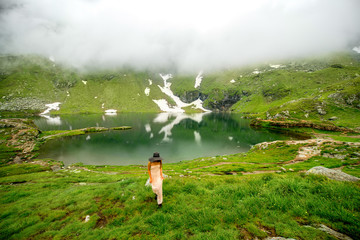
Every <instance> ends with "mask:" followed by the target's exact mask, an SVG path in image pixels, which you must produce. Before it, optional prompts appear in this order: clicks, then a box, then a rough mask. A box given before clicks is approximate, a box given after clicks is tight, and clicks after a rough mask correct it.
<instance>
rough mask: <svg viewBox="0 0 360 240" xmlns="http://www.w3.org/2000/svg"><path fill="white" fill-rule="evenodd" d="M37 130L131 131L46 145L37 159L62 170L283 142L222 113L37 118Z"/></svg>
mask: <svg viewBox="0 0 360 240" xmlns="http://www.w3.org/2000/svg"><path fill="white" fill-rule="evenodd" d="M35 123H36V124H37V125H38V126H39V127H40V129H41V130H56V129H79V128H84V127H92V126H99V127H116V126H125V125H127V126H132V129H131V130H127V131H108V132H101V133H92V134H86V135H82V136H75V137H67V138H62V139H57V140H52V141H49V142H47V143H46V144H45V145H44V146H43V147H42V148H41V150H40V156H39V157H41V158H53V159H56V160H60V161H63V162H64V163H65V165H69V164H72V163H77V162H82V163H84V164H94V165H104V164H108V165H130V164H147V160H148V158H149V157H151V156H152V153H153V152H160V154H161V156H162V157H163V158H164V162H167V163H173V162H179V161H182V160H190V159H194V158H197V157H207V156H217V155H225V154H232V153H237V152H244V151H248V150H249V149H250V147H251V146H252V145H255V144H257V143H259V142H263V141H273V140H278V139H287V138H289V137H286V136H284V135H281V134H279V133H275V132H269V131H265V130H257V129H252V128H250V127H249V121H248V120H245V119H241V116H240V115H236V114H224V113H220V114H219V113H194V114H185V113H179V114H174V113H160V114H145V113H127V114H125V113H122V114H118V115H114V116H105V115H97V114H93V115H67V116H61V118H60V117H59V119H57V120H56V124H54V121H50V122H49V119H47V118H39V119H36V120H35Z"/></svg>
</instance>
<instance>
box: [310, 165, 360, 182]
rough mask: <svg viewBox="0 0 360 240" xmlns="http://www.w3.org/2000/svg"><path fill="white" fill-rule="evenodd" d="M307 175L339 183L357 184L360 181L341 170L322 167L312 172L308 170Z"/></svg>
mask: <svg viewBox="0 0 360 240" xmlns="http://www.w3.org/2000/svg"><path fill="white" fill-rule="evenodd" d="M306 174H317V175H323V176H326V177H328V178H330V179H333V180H337V181H348V182H356V181H359V180H360V178H357V177H354V176H352V175H349V174H347V173H344V172H342V171H340V170H334V169H329V168H326V167H322V166H317V167H313V168H311V169H310V170H308V171H307V172H306Z"/></svg>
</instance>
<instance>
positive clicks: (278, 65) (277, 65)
mask: <svg viewBox="0 0 360 240" xmlns="http://www.w3.org/2000/svg"><path fill="white" fill-rule="evenodd" d="M269 66H270V67H271V68H282V67H284V66H283V65H280V64H269Z"/></svg>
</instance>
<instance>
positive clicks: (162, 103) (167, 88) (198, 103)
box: [153, 73, 210, 113]
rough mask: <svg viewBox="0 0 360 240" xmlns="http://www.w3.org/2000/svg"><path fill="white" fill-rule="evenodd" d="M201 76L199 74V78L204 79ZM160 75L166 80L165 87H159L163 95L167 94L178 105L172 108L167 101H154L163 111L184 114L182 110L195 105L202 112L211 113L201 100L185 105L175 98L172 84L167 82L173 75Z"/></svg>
mask: <svg viewBox="0 0 360 240" xmlns="http://www.w3.org/2000/svg"><path fill="white" fill-rule="evenodd" d="M201 74H202V73H201ZM201 74H200V73H199V75H198V77H199V78H200V77H201V78H202V76H200V75H201ZM159 75H160V77H161V78H162V79H163V80H164V87H161V86H160V85H158V87H159V88H160V90H161V91H162V92H163V93H165V94H166V95H167V96H169V97H170V98H171V99H173V100H174V102H175V104H176V106H173V107H172V106H170V105H169V103H168V102H167V101H166V99H159V100H155V99H153V101H154V102H155V103H156V104H157V105H158V106H159V108H160V110H161V111H164V112H173V113H175V112H177V113H183V112H185V110H184V109H182V108H183V107H188V106H191V105H194V107H195V108H198V109H201V110H202V111H205V112H208V111H210V110H207V109H205V108H203V107H202V101H201V100H200V99H198V100H195V101H194V102H192V103H184V102H183V101H181V100H180V98H179V97H177V96H175V95H174V93H173V92H172V91H171V89H170V87H171V83H169V82H167V80H169V79H170V78H172V75H171V74H166V75H162V74H161V73H160V74H159Z"/></svg>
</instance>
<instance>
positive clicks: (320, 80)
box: [172, 54, 360, 128]
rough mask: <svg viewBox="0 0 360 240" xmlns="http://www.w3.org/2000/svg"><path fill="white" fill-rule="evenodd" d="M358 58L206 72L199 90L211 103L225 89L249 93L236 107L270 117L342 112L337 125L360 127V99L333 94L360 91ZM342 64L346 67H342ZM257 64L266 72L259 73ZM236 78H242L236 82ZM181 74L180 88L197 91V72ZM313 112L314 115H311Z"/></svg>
mask: <svg viewBox="0 0 360 240" xmlns="http://www.w3.org/2000/svg"><path fill="white" fill-rule="evenodd" d="M354 58H355V57H354V56H353V55H347V54H336V55H333V56H331V57H328V58H323V59H314V60H303V61H300V60H296V61H293V62H284V63H283V65H284V66H285V67H282V68H279V69H274V68H271V67H269V66H268V65H263V66H256V67H252V68H247V69H246V68H244V69H238V70H227V71H223V72H218V73H215V74H208V75H206V74H205V75H204V78H203V81H202V85H201V87H200V89H199V90H200V91H201V92H202V93H204V94H206V95H208V96H209V98H208V99H207V100H206V101H205V103H204V104H205V106H206V105H207V104H209V102H211V101H212V102H214V101H219V100H221V99H223V98H224V93H229V94H230V95H231V94H232V93H234V92H237V93H238V94H244V93H245V95H243V96H242V99H241V100H240V101H238V102H237V103H236V104H234V105H233V106H232V108H231V110H232V111H233V112H240V113H247V114H249V115H250V116H253V117H261V118H266V113H267V112H268V113H269V114H270V115H271V116H274V115H276V113H282V112H283V111H289V115H290V116H289V117H290V118H295V119H307V120H312V121H323V120H327V119H329V118H330V117H333V116H337V117H338V119H337V120H336V121H334V123H335V124H336V125H338V126H345V127H351V128H353V127H359V126H360V111H359V107H357V108H356V105H358V104H360V102H359V101H358V100H357V101H355V102H353V103H352V104H351V105H349V104H346V102H336V101H335V100H334V99H333V98H329V95H331V94H334V93H337V94H339V95H341V96H342V97H343V98H344V99H348V98H351V95H355V96H357V98H359V97H360V62H359V61H358V60H357V59H354ZM334 64H338V65H334ZM339 64H340V65H341V67H342V68H338V66H339ZM255 68H256V69H258V70H259V71H261V73H259V74H254V73H253V71H254V69H255ZM232 79H234V80H235V81H236V82H235V83H230V80H232ZM175 80H176V81H175ZM175 80H174V81H173V87H172V88H173V91H174V92H175V93H176V94H179V95H180V94H181V93H182V92H184V91H194V87H193V82H194V78H191V77H178V78H177V79H175ZM246 95H248V96H246ZM294 100H295V102H293V101H294ZM318 105H320V106H322V108H323V109H324V110H325V111H326V114H325V115H320V114H318V112H317V106H318ZM307 113H308V114H309V115H308V117H306V116H305V115H306V114H307Z"/></svg>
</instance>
